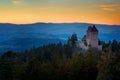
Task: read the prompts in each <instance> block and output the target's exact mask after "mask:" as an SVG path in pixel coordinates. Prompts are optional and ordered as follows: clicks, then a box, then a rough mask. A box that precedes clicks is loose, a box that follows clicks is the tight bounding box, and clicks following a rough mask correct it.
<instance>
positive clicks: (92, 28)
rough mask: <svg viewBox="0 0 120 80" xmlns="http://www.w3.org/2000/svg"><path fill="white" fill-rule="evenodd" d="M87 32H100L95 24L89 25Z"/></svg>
mask: <svg viewBox="0 0 120 80" xmlns="http://www.w3.org/2000/svg"><path fill="white" fill-rule="evenodd" d="M87 32H98V30H97V28H96V27H95V26H93V27H91V26H89V27H88V30H87Z"/></svg>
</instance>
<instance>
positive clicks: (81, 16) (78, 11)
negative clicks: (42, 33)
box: [0, 0, 120, 25]
mask: <svg viewBox="0 0 120 80" xmlns="http://www.w3.org/2000/svg"><path fill="white" fill-rule="evenodd" d="M34 22H55V23H56V22H57V23H58V22H59V23H61V22H86V23H99V24H117V25H120V0H116V1H115V0H89V1H88V0H0V23H16V24H23V23H34Z"/></svg>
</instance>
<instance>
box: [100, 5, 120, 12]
mask: <svg viewBox="0 0 120 80" xmlns="http://www.w3.org/2000/svg"><path fill="white" fill-rule="evenodd" d="M119 7H120V6H119V5H117V4H114V5H113V4H112V5H110V4H109V5H99V8H100V9H101V10H104V11H116V10H119V9H120V8H119Z"/></svg>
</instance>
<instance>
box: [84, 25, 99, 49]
mask: <svg viewBox="0 0 120 80" xmlns="http://www.w3.org/2000/svg"><path fill="white" fill-rule="evenodd" d="M86 41H87V45H91V47H93V48H98V30H97V29H96V27H95V26H93V27H91V26H89V27H88V30H87V35H86Z"/></svg>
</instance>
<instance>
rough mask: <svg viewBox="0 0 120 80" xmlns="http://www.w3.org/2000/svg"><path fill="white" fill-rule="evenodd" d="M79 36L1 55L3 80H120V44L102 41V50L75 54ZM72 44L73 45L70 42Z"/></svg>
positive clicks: (0, 63)
mask: <svg viewBox="0 0 120 80" xmlns="http://www.w3.org/2000/svg"><path fill="white" fill-rule="evenodd" d="M76 40H77V35H75V34H73V35H72V36H71V37H70V38H69V39H68V43H67V44H62V43H61V42H59V43H57V44H48V45H46V46H42V47H38V48H35V47H33V48H32V49H30V50H25V51H24V52H14V51H7V52H5V53H4V54H2V55H0V80H120V42H118V41H116V40H113V41H109V42H107V43H106V42H104V41H100V40H99V44H101V45H102V51H96V50H95V49H93V48H91V47H90V48H89V49H88V50H87V51H86V52H80V53H79V54H78V53H77V54H76V53H75V49H76V46H75V41H76ZM69 41H71V43H69Z"/></svg>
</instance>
